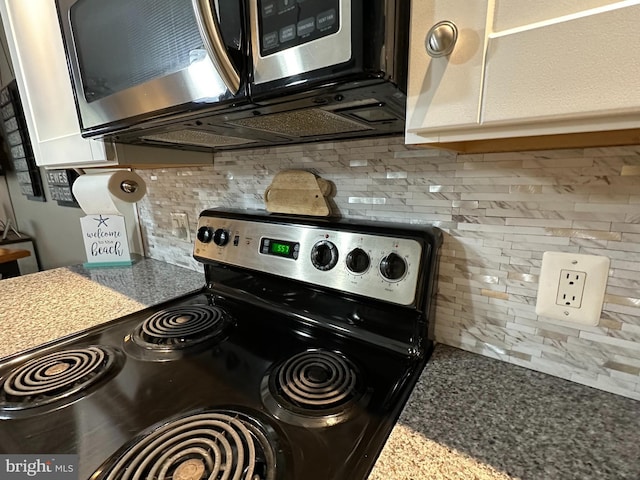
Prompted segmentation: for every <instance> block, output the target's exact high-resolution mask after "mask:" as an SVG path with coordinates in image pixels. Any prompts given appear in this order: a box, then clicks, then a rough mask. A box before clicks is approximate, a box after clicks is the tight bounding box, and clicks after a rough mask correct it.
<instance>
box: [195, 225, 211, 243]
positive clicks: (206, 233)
mask: <svg viewBox="0 0 640 480" xmlns="http://www.w3.org/2000/svg"><path fill="white" fill-rule="evenodd" d="M196 237H198V240H200V241H201V242H202V243H209V242H210V241H211V240H212V239H213V230H212V229H211V227H200V228H199V229H198V233H197V234H196Z"/></svg>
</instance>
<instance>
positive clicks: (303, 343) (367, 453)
mask: <svg viewBox="0 0 640 480" xmlns="http://www.w3.org/2000/svg"><path fill="white" fill-rule="evenodd" d="M223 297H224V296H220V295H216V298H215V304H216V305H218V306H221V307H222V308H223V309H224V310H225V311H227V312H228V313H229V314H230V317H231V318H232V320H233V322H232V325H231V326H230V327H229V328H228V329H227V330H226V331H225V334H224V335H223V336H222V337H221V339H220V340H219V341H218V343H216V344H214V345H210V346H207V347H206V348H204V349H201V350H199V351H195V352H190V353H189V352H187V353H185V354H184V355H180V356H178V358H174V359H173V360H170V361H157V360H160V357H158V358H157V359H155V360H156V361H153V359H152V360H151V361H150V360H141V359H139V358H136V356H135V355H131V354H129V353H127V352H129V351H130V349H127V348H125V347H124V344H125V343H126V342H125V338H126V337H127V336H128V335H129V334H130V333H131V332H132V330H133V329H134V327H136V326H137V325H139V324H140V323H141V322H143V321H144V320H145V319H146V318H148V317H149V316H150V315H151V314H152V313H154V312H155V311H158V310H161V309H163V308H167V307H174V306H176V305H193V304H210V303H212V302H213V301H214V300H212V299H213V295H212V294H211V292H210V291H209V290H203V291H202V292H199V293H196V294H191V295H187V296H185V297H181V298H179V299H176V300H174V301H172V302H170V303H167V304H162V305H159V306H156V307H153V308H150V309H147V310H144V311H141V312H138V313H136V314H133V315H129V316H127V317H124V318H122V319H119V320H117V321H113V322H110V323H107V324H104V325H102V326H100V327H96V328H93V329H90V330H88V331H86V332H82V333H80V334H78V335H75V336H71V337H68V338H66V339H63V340H60V341H57V342H54V343H52V344H50V345H48V346H47V347H46V349H43V348H40V349H38V350H34V351H32V352H31V353H29V354H28V355H26V356H25V355H24V354H22V355H16V356H14V357H13V358H11V359H10V360H8V361H7V362H5V363H4V364H3V365H0V378H4V377H6V375H7V372H9V371H10V370H12V369H14V368H16V367H17V366H19V365H21V364H23V363H24V362H26V361H28V360H30V359H32V358H35V357H37V356H40V355H43V354H46V353H49V352H53V351H57V350H60V349H65V348H70V347H81V346H89V345H104V346H111V347H113V348H115V349H118V350H120V351H122V352H123V355H122V361H121V363H122V368H121V369H120V370H119V371H118V373H117V374H115V375H114V376H113V377H112V378H110V379H109V380H107V381H105V382H103V383H101V384H100V385H99V386H97V387H95V388H92V389H91V390H90V391H89V393H88V394H86V395H84V396H82V397H80V398H76V399H74V401H73V403H71V404H54V406H55V407H56V408H51V407H38V408H36V409H33V411H32V412H29V413H25V412H24V411H23V412H22V413H19V414H12V413H9V414H6V413H5V414H3V416H4V417H5V418H3V419H2V420H0V451H1V452H4V453H20V454H29V453H33V454H78V456H79V472H78V473H79V476H78V478H79V479H81V480H82V479H88V478H89V477H90V476H91V475H92V474H93V473H94V472H95V471H96V470H97V469H98V468H99V467H100V466H101V465H103V464H104V463H105V462H107V461H108V459H110V458H114V454H115V453H116V452H118V451H119V450H121V449H122V448H123V447H124V446H125V445H127V444H128V443H129V442H131V441H132V439H134V438H135V437H137V436H139V435H141V434H142V433H144V432H148V431H150V430H152V429H154V428H156V427H158V426H159V425H162V424H163V423H166V422H167V421H169V420H171V419H173V418H176V417H179V416H183V415H185V414H189V413H192V412H197V411H201V410H203V409H230V410H233V411H239V412H246V413H247V414H250V415H251V416H253V417H255V418H258V419H259V420H261V421H263V422H264V423H265V424H266V425H268V426H269V428H270V429H273V431H274V434H275V436H276V437H277V439H276V443H275V445H276V450H277V453H278V459H279V460H278V465H277V478H279V479H305V480H314V479H318V480H319V479H332V480H339V479H345V480H347V479H348V480H355V479H359V478H365V477H366V475H367V473H368V472H369V471H370V469H371V468H372V466H373V463H374V462H375V459H376V458H377V455H378V453H379V451H380V449H381V448H382V446H383V445H384V441H385V440H386V437H387V436H388V434H389V433H390V431H391V428H392V427H393V424H394V422H395V420H396V418H397V416H398V415H399V414H400V411H401V409H402V407H403V406H404V403H405V401H406V398H407V397H408V395H409V393H410V391H411V389H412V388H413V385H414V384H415V381H416V380H417V377H418V375H419V373H420V370H421V369H422V367H423V366H424V362H426V357H427V356H428V354H429V353H430V352H429V351H428V349H427V351H426V352H423V353H424V354H423V355H422V356H419V357H416V356H411V355H409V354H407V353H404V354H403V353H401V352H398V351H393V350H391V349H387V348H384V347H382V346H378V345H374V344H371V343H365V342H363V341H361V340H359V339H357V338H353V337H349V336H346V335H340V334H336V332H335V331H328V330H327V329H324V328H322V327H319V326H317V325H313V324H311V323H308V322H305V321H301V317H303V315H300V314H299V313H292V314H291V315H285V314H282V312H275V311H272V310H270V309H269V308H266V307H259V306H256V305H253V304H249V303H246V302H242V301H240V300H237V299H233V298H223ZM313 349H325V350H329V351H333V352H338V353H341V354H342V355H343V356H344V357H346V358H348V359H349V360H350V361H351V362H352V363H353V365H355V366H356V368H357V370H358V372H359V374H360V375H359V378H360V385H361V388H362V390H363V395H362V398H361V400H359V401H358V402H357V403H356V406H355V407H354V408H353V409H352V412H351V415H350V416H349V417H348V418H347V419H346V420H344V421H342V422H339V423H337V424H336V425H332V426H324V427H318V426H315V425H311V426H309V425H306V426H303V425H296V424H292V423H288V422H283V421H280V420H278V419H277V418H275V417H274V415H273V413H272V412H271V411H270V410H269V409H267V408H266V407H265V405H264V403H263V400H262V396H261V393H260V388H261V384H262V383H263V379H264V378H265V375H267V374H268V372H269V371H271V370H272V369H274V367H275V366H276V365H277V364H278V363H279V362H282V361H284V360H286V359H288V358H290V357H292V356H294V355H296V354H298V353H300V352H304V351H306V350H313ZM109 464H110V463H108V464H107V465H106V467H108V466H109Z"/></svg>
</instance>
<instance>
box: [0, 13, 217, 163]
mask: <svg viewBox="0 0 640 480" xmlns="http://www.w3.org/2000/svg"><path fill="white" fill-rule="evenodd" d="M0 15H1V16H2V23H3V26H4V31H5V34H6V37H7V42H8V44H9V51H10V53H11V61H12V64H13V68H14V71H15V76H16V82H17V84H18V90H19V92H20V99H21V101H22V105H23V108H24V114H25V118H26V122H27V128H28V130H29V136H30V139H31V144H32V147H33V152H34V155H35V159H36V163H37V164H38V165H40V166H45V167H48V168H62V167H100V166H118V165H126V166H137V167H140V166H145V165H146V166H153V165H156V164H157V165H166V164H181V165H185V164H202V163H211V161H212V156H211V154H207V153H199V152H176V151H173V150H163V149H158V148H148V147H137V146H117V148H116V147H115V146H113V145H111V144H106V143H103V142H102V141H99V140H90V139H86V138H83V137H82V136H81V135H80V124H79V122H78V117H77V113H76V108H75V101H74V97H73V91H72V87H71V80H70V77H69V72H68V69H67V60H66V58H65V53H64V47H63V41H62V35H61V32H60V25H59V22H58V14H57V12H56V6H55V1H54V0H0ZM105 41H108V39H105ZM178 156H179V160H178V159H177V157H178Z"/></svg>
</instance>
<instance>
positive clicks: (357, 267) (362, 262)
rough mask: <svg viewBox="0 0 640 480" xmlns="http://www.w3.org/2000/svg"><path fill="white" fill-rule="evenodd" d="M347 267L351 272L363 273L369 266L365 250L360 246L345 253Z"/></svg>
mask: <svg viewBox="0 0 640 480" xmlns="http://www.w3.org/2000/svg"><path fill="white" fill-rule="evenodd" d="M346 262H347V268H348V269H349V270H350V271H352V272H353V273H363V272H366V271H367V269H368V268H369V264H370V263H371V261H370V260H369V255H368V254H367V252H365V251H364V250H362V249H361V248H354V249H353V250H351V251H350V252H349V254H348V255H347V260H346Z"/></svg>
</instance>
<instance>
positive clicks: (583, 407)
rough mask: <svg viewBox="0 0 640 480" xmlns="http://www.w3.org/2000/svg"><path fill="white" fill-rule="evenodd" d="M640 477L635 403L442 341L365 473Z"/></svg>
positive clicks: (384, 477) (418, 479)
mask: <svg viewBox="0 0 640 480" xmlns="http://www.w3.org/2000/svg"><path fill="white" fill-rule="evenodd" d="M638 478H640V402H638V401H636V400H632V399H629V398H625V397H621V396H618V395H614V394H612V393H607V392H603V391H601V390H596V389H593V388H590V387H586V386H583V385H579V384H576V383H572V382H569V381H567V380H562V379H560V378H556V377H552V376H550V375H546V374H544V373H540V372H534V371H532V370H527V369H525V368H522V367H518V366H515V365H512V364H508V363H505V362H502V361H499V360H494V359H491V358H487V357H482V356H479V355H476V354H473V353H469V352H465V351H463V350H459V349H456V348H452V347H447V346H444V345H438V346H437V347H436V349H435V352H434V354H433V356H432V357H431V359H430V361H429V362H428V363H427V366H426V367H425V370H424V371H423V373H422V375H421V377H420V380H419V381H418V384H417V386H416V389H415V390H414V392H413V394H412V395H411V397H410V398H409V401H408V403H407V405H406V407H405V409H404V411H403V412H402V414H401V416H400V419H399V422H398V424H397V425H396V427H395V428H394V430H393V432H392V433H391V436H390V437H389V439H388V441H387V444H386V445H385V448H384V449H383V451H382V453H381V455H380V458H379V459H378V462H377V463H376V466H375V468H374V470H373V472H372V474H371V476H370V477H369V480H389V479H393V480H422V479H429V480H441V479H447V480H454V479H455V480H457V479H460V480H467V479H468V480H471V479H473V480H485V479H500V480H502V479H522V480H570V479H575V480H578V479H579V480H589V479H594V480H595V479H598V480H605V479H607V480H609V479H610V480H622V479H633V480H637V479H638Z"/></svg>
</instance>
